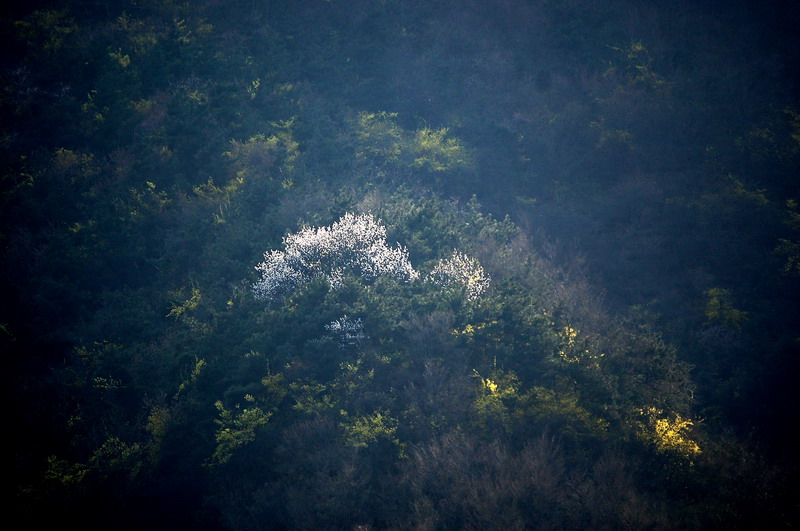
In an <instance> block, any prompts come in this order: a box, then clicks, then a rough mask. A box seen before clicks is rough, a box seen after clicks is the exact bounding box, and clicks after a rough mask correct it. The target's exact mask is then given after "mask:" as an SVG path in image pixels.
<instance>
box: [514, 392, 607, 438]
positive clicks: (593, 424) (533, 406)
mask: <svg viewBox="0 0 800 531" xmlns="http://www.w3.org/2000/svg"><path fill="white" fill-rule="evenodd" d="M523 404H524V405H523V407H521V408H520V411H519V414H520V415H522V416H525V417H532V418H533V419H534V420H536V421H537V422H541V423H544V424H549V425H556V426H558V427H559V430H560V431H561V433H564V434H567V435H571V436H573V437H579V436H591V437H597V438H603V437H605V435H606V432H607V431H608V422H607V421H606V420H604V419H601V418H598V417H596V416H594V415H592V414H591V413H590V412H589V411H588V410H587V409H586V408H584V407H583V406H581V405H580V404H579V403H578V395H577V394H576V393H574V392H568V391H556V390H553V389H548V388H546V387H541V386H536V387H533V388H532V389H531V390H530V391H528V392H527V393H525V396H524V400H523Z"/></svg>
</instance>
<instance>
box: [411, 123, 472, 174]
mask: <svg viewBox="0 0 800 531" xmlns="http://www.w3.org/2000/svg"><path fill="white" fill-rule="evenodd" d="M447 132H448V129H447V128H446V127H444V128H441V129H428V128H427V127H426V128H424V129H420V130H418V131H417V132H416V133H415V134H414V137H413V139H412V141H411V146H410V148H411V153H412V156H413V158H414V162H413V166H414V167H417V168H425V169H428V170H431V171H448V170H453V169H456V168H462V167H466V166H469V164H470V160H469V155H468V153H467V150H466V149H465V148H464V146H463V145H462V144H461V141H460V140H458V139H457V138H447Z"/></svg>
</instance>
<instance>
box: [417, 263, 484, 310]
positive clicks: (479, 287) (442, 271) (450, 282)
mask: <svg viewBox="0 0 800 531" xmlns="http://www.w3.org/2000/svg"><path fill="white" fill-rule="evenodd" d="M428 278H429V279H430V281H431V282H433V283H434V284H437V285H439V286H454V285H461V286H464V288H465V289H466V293H467V299H468V300H476V299H477V298H478V297H480V296H481V295H483V293H484V292H485V291H486V289H487V288H488V287H489V282H490V279H489V276H488V275H487V274H486V271H484V269H483V266H481V264H480V262H478V260H477V259H475V258H472V257H469V256H467V255H466V254H464V253H459V252H458V251H454V252H453V254H452V256H450V258H447V259H444V260H440V261H439V263H438V264H436V267H434V268H433V270H432V271H431V272H430V275H429V277H428Z"/></svg>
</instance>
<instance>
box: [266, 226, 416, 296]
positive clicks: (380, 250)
mask: <svg viewBox="0 0 800 531" xmlns="http://www.w3.org/2000/svg"><path fill="white" fill-rule="evenodd" d="M283 244H284V250H283V251H279V250H272V251H267V252H266V253H265V254H264V261H263V262H261V263H260V264H258V265H257V266H256V269H257V270H258V271H260V272H261V278H260V279H259V280H258V282H256V283H255V284H254V285H253V291H254V293H255V295H256V297H257V298H259V299H274V298H276V297H279V296H281V295H285V294H287V293H289V292H291V291H292V290H294V289H295V288H297V287H299V286H301V285H303V284H305V283H307V282H309V281H311V280H313V279H318V278H322V279H325V280H326V281H328V282H329V283H330V285H331V287H333V288H334V289H335V288H337V287H339V286H340V285H341V282H342V279H343V278H344V275H345V273H346V272H348V271H350V272H353V273H355V274H356V275H358V276H361V277H362V278H364V279H365V280H374V279H375V278H377V277H379V276H390V277H393V278H396V279H398V280H400V281H404V282H408V281H411V280H414V279H415V278H417V277H418V276H419V275H418V273H417V272H416V271H415V270H414V268H413V267H412V266H411V263H410V262H409V260H408V250H407V249H405V248H404V247H402V246H400V245H399V244H398V245H397V246H395V247H389V246H388V245H387V243H386V228H385V227H384V226H383V225H381V224H380V223H378V222H377V221H375V219H374V218H373V217H372V216H371V215H370V214H361V215H355V214H350V213H348V214H345V215H344V216H343V217H342V218H341V219H339V220H338V221H336V222H335V223H333V224H332V225H330V226H329V227H318V228H307V229H303V230H301V231H300V232H298V233H296V234H290V235H288V236H286V237H285V238H284V239H283Z"/></svg>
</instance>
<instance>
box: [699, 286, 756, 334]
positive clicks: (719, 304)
mask: <svg viewBox="0 0 800 531" xmlns="http://www.w3.org/2000/svg"><path fill="white" fill-rule="evenodd" d="M731 299H732V297H731V292H730V291H728V290H726V289H721V288H711V289H710V290H708V291H706V310H705V313H706V319H708V321H709V322H710V323H721V324H724V325H725V326H729V327H731V328H736V329H739V328H741V327H742V324H743V323H744V321H745V320H746V319H747V312H743V311H741V310H737V309H735V308H734V307H733V302H732V301H731Z"/></svg>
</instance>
